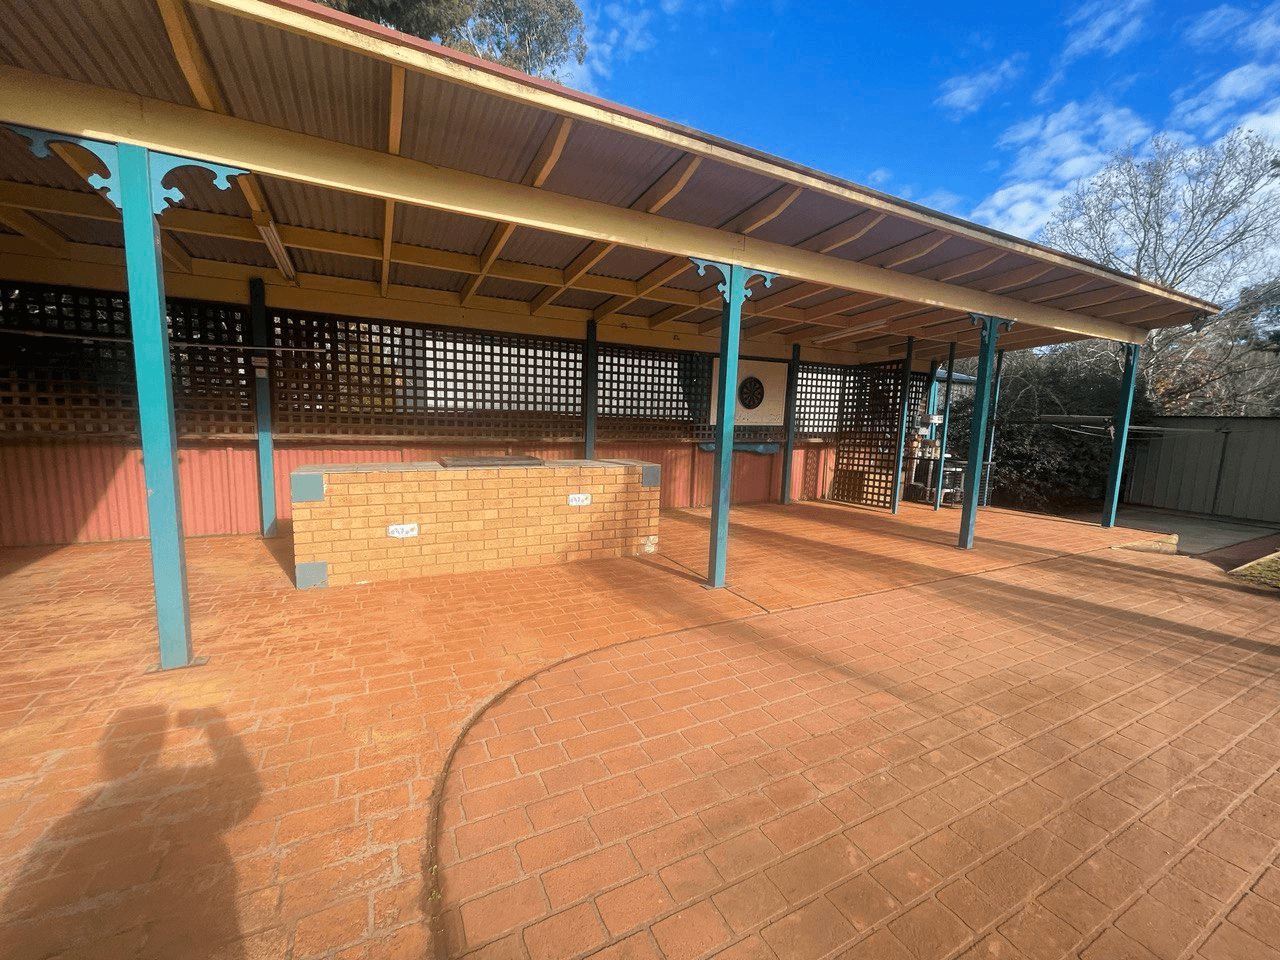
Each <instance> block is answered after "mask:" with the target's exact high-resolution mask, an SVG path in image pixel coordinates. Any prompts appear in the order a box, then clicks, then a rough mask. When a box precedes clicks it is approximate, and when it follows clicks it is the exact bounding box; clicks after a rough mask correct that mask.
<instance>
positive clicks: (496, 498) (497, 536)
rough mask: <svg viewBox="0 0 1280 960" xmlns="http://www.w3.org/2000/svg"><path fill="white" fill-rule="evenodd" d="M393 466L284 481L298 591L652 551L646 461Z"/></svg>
mask: <svg viewBox="0 0 1280 960" xmlns="http://www.w3.org/2000/svg"><path fill="white" fill-rule="evenodd" d="M402 467H403V468H402V469H397V467H396V466H395V465H384V464H375V465H371V466H367V467H366V466H362V465H360V464H352V465H349V466H348V467H347V468H346V469H341V468H339V469H334V470H329V469H326V468H307V467H303V468H301V469H299V470H298V471H296V472H295V473H294V474H293V481H294V482H293V488H294V489H293V494H294V496H293V550H294V560H295V564H296V572H297V584H298V586H299V587H303V588H306V587H312V586H344V585H347V584H352V583H369V582H374V581H380V580H395V579H400V578H404V577H421V576H430V575H433V574H441V573H474V572H478V571H481V570H509V569H512V568H517V567H529V566H537V565H540V564H548V563H568V562H571V561H574V560H605V559H612V558H616V557H631V556H638V555H640V554H643V553H652V552H653V551H654V550H655V549H656V547H657V542H658V485H659V471H658V468H657V467H656V466H655V465H654V464H643V463H633V464H626V465H624V464H609V465H607V466H606V465H604V464H600V463H599V462H598V461H594V460H566V461H564V463H563V464H552V465H548V466H540V467H529V468H524V467H501V468H484V469H443V468H438V467H436V465H435V464H430V463H424V462H420V463H405V464H403V465H402ZM321 480H322V482H319V481H321ZM306 481H311V482H310V483H307V482H306ZM577 497H582V498H584V499H586V500H587V502H585V503H581V502H575V498H577Z"/></svg>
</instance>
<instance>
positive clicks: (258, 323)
mask: <svg viewBox="0 0 1280 960" xmlns="http://www.w3.org/2000/svg"><path fill="white" fill-rule="evenodd" d="M249 332H250V335H251V337H252V343H253V345H254V346H255V347H269V346H272V343H271V329H270V326H269V324H268V323H267V292H266V286H265V284H263V282H262V278H261V277H254V278H253V279H251V280H250V281H249ZM252 363H253V409H254V420H255V425H256V427H257V431H258V503H259V505H260V506H261V508H262V535H263V536H264V537H274V536H275V535H276V524H277V522H278V514H277V512H276V466H275V441H274V439H273V436H272V423H271V360H270V354H268V353H265V352H259V351H255V352H254V354H253V356H252Z"/></svg>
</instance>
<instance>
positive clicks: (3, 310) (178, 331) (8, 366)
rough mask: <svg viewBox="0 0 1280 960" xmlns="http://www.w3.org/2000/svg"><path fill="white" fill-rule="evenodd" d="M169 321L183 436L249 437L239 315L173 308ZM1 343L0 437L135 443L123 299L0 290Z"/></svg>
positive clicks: (17, 287)
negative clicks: (42, 436) (125, 439)
mask: <svg viewBox="0 0 1280 960" xmlns="http://www.w3.org/2000/svg"><path fill="white" fill-rule="evenodd" d="M168 313H169V335H170V339H171V341H173V343H172V346H171V352H170V362H171V364H172V373H173V385H174V408H175V410H176V412H177V425H178V431H179V433H181V434H182V435H184V436H209V435H215V434H216V435H222V434H244V433H252V432H253V429H254V422H253V412H252V398H251V396H250V393H249V377H248V372H247V370H246V357H245V353H244V350H243V349H242V348H243V346H244V344H245V338H246V333H245V326H244V323H245V321H244V317H243V315H242V314H243V311H242V310H241V309H240V308H239V307H233V306H226V305H223V304H213V303H202V302H197V301H189V300H170V301H169V303H168ZM0 338H3V349H4V356H5V362H4V363H3V365H0V372H2V373H3V379H2V380H0V433H4V434H28V433H34V432H37V431H38V432H40V433H42V434H46V435H47V434H50V433H55V434H58V433H61V434H75V435H93V436H110V437H120V436H127V437H132V436H136V435H137V432H138V396H137V382H136V378H135V373H134V365H133V344H132V339H131V338H132V328H131V326H130V320H129V306H128V298H126V297H125V296H124V295H122V294H118V293H111V292H104V291H96V290H80V289H75V288H69V287H48V286H41V285H36V284H6V285H4V286H3V287H2V288H0ZM219 347H221V349H220V348H219ZM227 347H230V348H231V349H226V348H227Z"/></svg>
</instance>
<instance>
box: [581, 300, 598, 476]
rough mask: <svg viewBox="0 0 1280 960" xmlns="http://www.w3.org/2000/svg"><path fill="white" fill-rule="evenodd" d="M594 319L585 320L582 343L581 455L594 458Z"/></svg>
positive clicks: (596, 406) (595, 393)
mask: <svg viewBox="0 0 1280 960" xmlns="http://www.w3.org/2000/svg"><path fill="white" fill-rule="evenodd" d="M596 336H597V334H596V322H595V320H588V321H587V341H586V343H584V344H583V345H582V457H583V459H584V460H594V459H595V458H596V412H597V408H598V407H599V406H600V344H599V342H598V341H597V339H596Z"/></svg>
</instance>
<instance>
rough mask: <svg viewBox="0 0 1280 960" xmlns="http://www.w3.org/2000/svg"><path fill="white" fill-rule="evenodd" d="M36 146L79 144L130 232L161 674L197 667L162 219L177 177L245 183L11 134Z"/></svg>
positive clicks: (127, 250)
mask: <svg viewBox="0 0 1280 960" xmlns="http://www.w3.org/2000/svg"><path fill="white" fill-rule="evenodd" d="M9 129H11V130H13V131H14V132H15V133H17V134H18V135H19V136H21V137H23V138H25V139H26V140H27V141H28V142H29V143H30V150H31V152H32V153H33V154H35V155H36V156H37V157H47V156H50V154H51V151H52V148H51V144H54V143H74V144H77V145H78V146H81V147H83V148H84V149H86V150H88V151H89V152H90V153H92V154H93V155H94V156H95V157H97V158H98V160H100V161H101V162H102V166H103V167H105V169H106V171H107V173H106V175H105V176H104V175H103V174H101V173H94V174H91V175H90V176H89V177H88V181H89V185H90V186H92V187H93V188H94V189H96V190H98V191H99V193H100V195H101V196H102V197H104V198H105V199H107V200H109V201H110V202H111V203H112V204H114V205H115V206H116V207H117V208H118V209H119V210H120V215H121V220H122V221H123V225H124V259H125V276H126V279H127V282H128V287H129V321H130V327H131V329H132V338H133V363H134V370H135V373H136V376H137V380H138V427H139V433H140V434H141V437H142V463H143V471H144V474H145V477H146V483H147V523H148V525H149V528H150V539H151V573H152V578H153V581H154V583H155V601H156V625H157V627H158V632H159V637H160V664H159V668H160V669H161V670H170V669H174V668H176V667H187V666H194V665H196V664H200V663H204V662H205V658H203V657H200V658H196V659H193V658H192V656H191V607H190V602H189V600H188V596H187V562H186V549H185V545H184V543H183V537H182V495H181V489H180V486H179V481H178V433H177V424H176V418H175V416H174V409H173V376H172V371H171V369H170V360H169V320H168V314H167V309H166V303H165V296H164V270H163V268H162V266H161V260H160V257H161V254H160V228H159V226H158V225H157V223H156V216H157V215H158V214H159V213H161V212H162V211H163V210H165V209H167V208H168V201H170V200H174V201H178V200H181V199H182V192H181V190H179V189H178V188H177V187H166V186H165V185H164V180H165V178H166V177H167V176H168V175H169V173H170V172H172V171H173V170H175V169H176V168H178V167H202V168H204V169H206V170H209V171H211V172H212V173H213V175H214V186H215V187H218V188H219V189H226V188H227V187H229V186H230V183H229V181H228V179H227V178H228V177H231V176H235V175H237V174H241V173H244V172H245V171H243V170H236V169H233V168H230V167H224V166H221V165H219V164H212V163H205V162H202V161H197V160H190V159H187V158H185V157H175V156H171V155H170V154H167V153H159V152H156V151H152V150H148V149H146V148H144V147H139V146H135V145H134V144H129V143H104V142H102V141H100V140H90V139H87V138H84V137H76V136H71V135H67V134H61V133H51V132H49V131H47V130H33V129H30V128H27V127H18V126H12V125H10V127H9Z"/></svg>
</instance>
